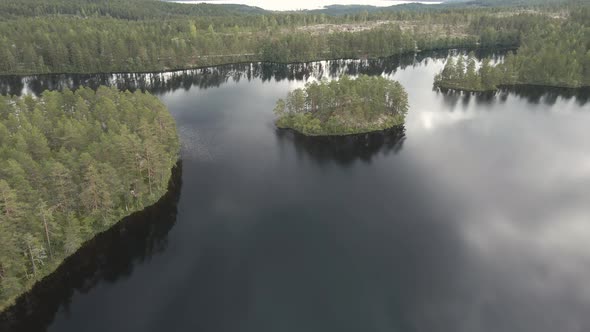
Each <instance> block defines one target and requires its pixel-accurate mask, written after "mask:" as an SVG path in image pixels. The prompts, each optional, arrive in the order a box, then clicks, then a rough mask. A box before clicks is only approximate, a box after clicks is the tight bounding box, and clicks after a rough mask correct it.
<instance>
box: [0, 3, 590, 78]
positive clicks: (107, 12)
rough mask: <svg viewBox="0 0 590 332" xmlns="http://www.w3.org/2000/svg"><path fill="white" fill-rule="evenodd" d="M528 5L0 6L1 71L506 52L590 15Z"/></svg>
mask: <svg viewBox="0 0 590 332" xmlns="http://www.w3.org/2000/svg"><path fill="white" fill-rule="evenodd" d="M530 1H531V0H529V2H530ZM532 2H533V4H534V3H539V4H536V5H534V6H532V5H531V6H529V7H526V6H525V7H514V6H509V7H494V6H489V5H488V4H486V3H485V1H483V2H482V4H479V5H478V1H475V2H472V3H470V5H469V6H467V5H459V4H454V5H452V4H449V5H440V6H439V5H430V6H416V5H413V6H401V7H397V8H396V7H389V8H384V9H380V10H375V11H371V12H368V11H366V10H363V11H356V12H349V13H346V14H343V15H327V14H326V13H324V12H315V11H310V12H286V13H279V12H268V11H264V10H261V9H257V8H253V7H247V6H236V5H223V6H222V5H206V4H198V5H185V4H176V3H166V2H161V1H156V0H129V1H123V0H99V1H90V0H58V1H54V0H51V1H50V0H23V1H18V2H15V1H10V0H0V74H32V73H65V72H67V73H74V72H75V73H89V72H129V71H160V70H166V69H178V68H193V67H202V66H208V65H214V64H223V63H235V62H240V61H273V62H300V61H309V60H318V59H328V58H364V57H379V56H388V55H395V54H400V53H407V52H415V51H418V50H433V49H442V48H456V47H478V46H483V47H498V46H501V47H504V46H510V47H514V46H519V45H521V44H522V41H523V38H524V37H525V36H528V35H530V34H531V31H534V29H537V28H539V27H543V26H550V25H559V24H561V23H562V22H563V21H568V22H569V21H572V22H579V24H581V25H584V24H587V22H588V19H589V18H590V15H589V14H588V13H589V10H588V7H590V6H588V4H584V3H583V2H580V1H576V0H570V1H553V2H547V1H532ZM545 2H547V3H545ZM567 32H568V33H577V32H576V31H570V30H567ZM546 45H549V44H548V43H546Z"/></svg>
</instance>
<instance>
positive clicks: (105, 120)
mask: <svg viewBox="0 0 590 332" xmlns="http://www.w3.org/2000/svg"><path fill="white" fill-rule="evenodd" d="M178 150H179V141H178V138H177V134H176V127H175V123H174V120H173V119H172V117H171V115H170V113H169V112H168V111H167V109H166V108H165V107H164V105H163V104H162V103H161V102H160V101H159V100H158V99H157V98H156V97H154V96H151V95H149V94H146V93H142V92H135V93H130V92H119V91H118V90H117V89H115V88H106V87H101V88H99V89H98V90H97V91H96V92H95V91H94V90H91V89H89V88H81V89H78V90H76V91H71V90H65V91H63V92H49V91H46V92H44V93H43V94H42V95H41V96H40V97H38V98H36V97H32V96H25V97H20V98H18V97H3V96H0V243H1V244H2V250H1V251H0V308H2V307H4V306H6V305H8V304H9V303H10V302H11V301H12V300H13V299H14V298H15V297H16V296H18V295H20V294H22V293H23V292H24V291H26V290H27V289H28V288H29V287H30V286H31V285H32V284H33V283H34V282H35V281H37V280H40V279H41V278H43V277H44V276H45V275H47V274H49V273H50V272H52V271H53V270H54V269H55V268H56V267H57V266H58V265H59V264H60V263H61V262H62V260H63V259H64V258H65V257H67V256H69V255H70V254H72V253H73V252H75V251H76V250H77V249H78V248H79V247H80V246H81V244H82V243H83V242H85V241H87V240H88V239H90V238H92V237H93V236H94V235H95V234H96V233H98V232H101V231H103V230H105V229H107V228H108V227H109V226H111V225H113V224H114V223H115V222H117V221H119V220H120V219H121V218H122V217H124V216H126V215H129V214H131V213H132V212H134V211H138V210H141V209H143V208H144V207H145V206H148V205H151V204H153V203H154V202H155V201H157V200H158V199H159V198H160V197H161V196H162V195H163V194H164V193H165V192H166V190H167V185H168V180H169V178H170V175H171V169H172V167H173V166H174V165H175V164H176V161H177V158H178Z"/></svg>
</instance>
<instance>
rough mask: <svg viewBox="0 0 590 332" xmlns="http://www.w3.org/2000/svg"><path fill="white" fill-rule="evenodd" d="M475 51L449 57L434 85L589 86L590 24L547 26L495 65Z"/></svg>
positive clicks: (469, 87) (485, 87) (473, 88)
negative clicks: (481, 59) (474, 52)
mask: <svg viewBox="0 0 590 332" xmlns="http://www.w3.org/2000/svg"><path fill="white" fill-rule="evenodd" d="M490 63H491V60H490V59H488V58H486V59H483V61H482V63H481V65H480V67H479V69H477V67H478V64H477V61H476V59H475V56H474V55H473V54H470V55H469V56H468V57H467V59H464V58H463V57H462V56H460V57H458V58H457V60H456V61H455V59H453V58H449V59H448V60H447V62H446V64H445V67H444V69H443V71H442V72H441V73H440V74H438V75H437V76H436V77H435V85H436V86H439V87H441V88H450V89H458V90H467V91H482V90H496V89H497V87H498V86H501V85H521V84H530V85H546V86H556V87H568V88H578V87H582V86H590V27H586V26H583V25H580V24H578V23H567V24H563V25H547V26H543V27H538V28H536V29H533V30H532V31H531V32H530V33H528V34H526V35H525V37H524V38H523V41H522V43H521V46H520V48H519V49H518V50H517V52H516V54H513V53H512V52H510V53H508V55H507V56H506V57H505V59H504V61H503V62H501V63H499V64H498V65H496V66H492V65H490Z"/></svg>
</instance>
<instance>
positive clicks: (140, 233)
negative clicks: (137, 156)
mask: <svg viewBox="0 0 590 332" xmlns="http://www.w3.org/2000/svg"><path fill="white" fill-rule="evenodd" d="M181 178H182V162H181V161H179V162H178V164H177V166H176V168H175V169H174V170H173V172H172V178H171V179H170V184H169V188H168V192H167V193H166V195H164V197H162V198H161V199H160V201H158V203H156V204H155V205H153V206H150V207H148V208H147V209H145V210H144V211H142V212H139V213H136V214H133V215H131V216H129V217H127V218H125V219H124V220H123V221H121V222H120V223H119V224H117V225H115V226H114V227H113V228H111V229H109V230H108V231H106V232H105V233H102V234H100V235H98V236H97V237H95V238H94V239H93V240H91V241H90V242H88V243H87V244H86V245H85V246H84V247H83V248H81V249H80V250H79V251H78V252H76V254H74V255H73V256H71V257H70V258H68V259H66V261H65V262H64V263H63V265H61V266H60V267H59V268H58V270H57V271H56V272H54V273H53V274H51V275H50V276H48V277H47V278H45V279H44V280H43V281H41V282H40V283H38V284H37V285H36V286H35V287H34V288H33V290H32V291H31V292H30V293H29V294H25V295H24V296H22V297H21V298H20V299H19V300H18V301H17V303H16V305H14V306H13V307H12V308H10V309H8V310H7V311H5V312H3V313H1V314H0V331H11V332H17V331H23V332H29V331H45V329H46V328H47V326H48V325H50V323H51V322H52V321H53V319H54V316H55V314H56V313H57V311H58V309H59V308H60V306H63V307H65V310H66V311H69V303H70V300H71V298H72V296H73V295H74V293H76V292H79V293H87V292H89V291H90V290H92V289H94V288H96V287H97V286H98V285H99V284H100V283H102V282H108V283H115V282H117V281H118V280H121V279H122V278H124V277H126V276H129V275H131V274H132V272H133V269H134V267H135V266H136V265H137V264H141V263H143V262H145V261H149V260H150V259H151V258H152V256H154V255H157V254H158V253H161V252H163V251H164V250H165V249H166V247H167V245H168V242H167V235H168V232H169V231H170V230H171V229H172V227H174V225H175V223H176V214H177V208H176V207H177V204H178V200H179V197H180V189H181V186H182V181H181Z"/></svg>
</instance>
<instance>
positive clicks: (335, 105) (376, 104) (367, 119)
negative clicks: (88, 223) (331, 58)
mask: <svg viewBox="0 0 590 332" xmlns="http://www.w3.org/2000/svg"><path fill="white" fill-rule="evenodd" d="M407 112H408V95H407V93H406V91H405V90H404V88H403V86H402V85H401V84H400V83H399V82H397V81H391V80H388V79H386V78H384V77H381V76H367V75H361V76H359V77H358V78H356V79H352V78H350V77H349V76H347V75H344V76H342V77H341V78H340V79H338V80H332V81H327V80H323V81H320V82H311V83H307V84H306V85H305V88H304V89H295V90H293V91H291V92H289V94H288V95H287V98H286V99H284V100H283V99H279V100H278V101H277V105H276V107H275V109H274V113H275V114H276V116H277V117H278V118H277V121H276V125H277V127H279V128H290V129H294V130H296V131H298V132H300V133H302V134H304V135H308V136H329V135H351V134H360V133H367V132H373V131H380V130H385V129H389V128H392V127H395V126H400V125H403V124H404V120H405V117H406V114H407Z"/></svg>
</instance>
